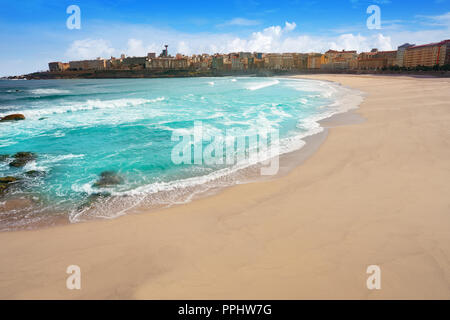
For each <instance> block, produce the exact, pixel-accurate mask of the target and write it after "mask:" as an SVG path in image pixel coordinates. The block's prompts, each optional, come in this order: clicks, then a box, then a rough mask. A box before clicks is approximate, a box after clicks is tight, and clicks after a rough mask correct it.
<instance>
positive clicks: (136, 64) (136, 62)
mask: <svg viewBox="0 0 450 320" xmlns="http://www.w3.org/2000/svg"><path fill="white" fill-rule="evenodd" d="M121 61H122V64H121V65H122V68H121V69H124V70H142V69H144V68H145V64H146V62H147V57H127V58H125V59H121Z"/></svg>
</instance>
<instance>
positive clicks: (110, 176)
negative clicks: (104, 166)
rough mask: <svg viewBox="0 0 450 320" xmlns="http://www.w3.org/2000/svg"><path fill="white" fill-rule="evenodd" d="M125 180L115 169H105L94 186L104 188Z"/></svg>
mask: <svg viewBox="0 0 450 320" xmlns="http://www.w3.org/2000/svg"><path fill="white" fill-rule="evenodd" d="M122 182H123V178H122V177H121V176H120V175H118V174H117V172H114V171H103V172H102V173H101V174H100V179H98V180H97V182H96V183H94V187H97V188H102V187H108V186H113V185H117V184H121V183H122Z"/></svg>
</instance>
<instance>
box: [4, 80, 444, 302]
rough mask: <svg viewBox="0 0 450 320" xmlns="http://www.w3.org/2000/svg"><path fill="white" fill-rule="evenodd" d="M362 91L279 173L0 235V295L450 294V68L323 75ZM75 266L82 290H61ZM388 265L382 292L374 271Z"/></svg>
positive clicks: (439, 296)
mask: <svg viewBox="0 0 450 320" xmlns="http://www.w3.org/2000/svg"><path fill="white" fill-rule="evenodd" d="M302 78H310V79H320V80H331V81H336V82H339V83H341V84H343V85H345V86H349V87H352V88H355V89H359V90H361V91H364V92H365V93H366V94H367V97H366V99H365V101H364V102H363V104H362V105H361V106H360V109H359V110H358V111H357V113H358V114H359V115H361V116H362V117H363V118H365V119H366V121H365V122H361V123H359V122H358V123H355V124H352V125H346V126H337V127H335V128H332V129H330V131H329V133H328V136H327V137H326V140H325V142H324V143H323V144H322V145H321V146H320V147H319V149H318V151H317V152H315V153H314V154H313V155H312V156H310V157H309V158H308V159H307V160H306V161H305V162H304V163H303V164H302V165H300V166H298V167H296V168H295V169H293V170H292V171H291V172H290V173H288V174H287V175H284V176H282V177H280V178H278V179H275V180H270V181H263V182H256V183H251V184H245V185H239V186H235V187H231V188H228V189H225V190H224V191H222V192H220V193H219V194H217V195H213V196H211V197H207V198H203V199H199V200H196V201H194V202H192V203H189V204H186V205H181V206H177V207H173V208H169V209H165V210H160V211H156V212H151V213H144V214H139V215H135V214H133V215H128V216H124V217H121V218H118V219H115V220H107V221H93V222H87V223H79V224H72V225H64V226H58V227H53V228H47V229H41V230H36V231H20V232H6V233H0V257H1V262H0V298H2V299H22V298H32V299H35V298H41V299H42V298H62V299H81V298H82V299H90V298H106V299H116V298H132V299H133V298H137V299H314V298H323V299H420V298H424V299H432V298H433V299H450V129H449V128H450V79H448V78H443V79H438V78H411V77H389V76H354V75H315V76H302ZM69 265H78V266H80V267H81V272H82V276H81V279H82V289H81V290H68V289H67V288H66V278H67V277H68V275H67V274H66V268H67V266H69ZM369 265H378V266H380V268H381V285H382V288H381V290H375V291H370V290H368V289H367V287H366V279H367V277H368V275H367V274H366V268H367V266H369Z"/></svg>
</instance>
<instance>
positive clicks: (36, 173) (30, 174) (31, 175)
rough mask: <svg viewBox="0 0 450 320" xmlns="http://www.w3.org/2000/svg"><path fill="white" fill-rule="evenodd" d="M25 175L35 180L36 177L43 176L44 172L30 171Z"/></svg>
mask: <svg viewBox="0 0 450 320" xmlns="http://www.w3.org/2000/svg"><path fill="white" fill-rule="evenodd" d="M25 175H26V176H27V177H30V178H37V177H43V176H45V172H44V171H38V170H30V171H27V172H25Z"/></svg>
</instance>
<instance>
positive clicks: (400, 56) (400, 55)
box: [396, 43, 415, 67]
mask: <svg viewBox="0 0 450 320" xmlns="http://www.w3.org/2000/svg"><path fill="white" fill-rule="evenodd" d="M414 46H415V44H410V43H405V44H403V45H401V46H400V47H398V48H397V61H396V65H397V66H399V67H403V65H404V59H405V51H406V49H408V48H410V47H414Z"/></svg>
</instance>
